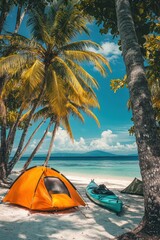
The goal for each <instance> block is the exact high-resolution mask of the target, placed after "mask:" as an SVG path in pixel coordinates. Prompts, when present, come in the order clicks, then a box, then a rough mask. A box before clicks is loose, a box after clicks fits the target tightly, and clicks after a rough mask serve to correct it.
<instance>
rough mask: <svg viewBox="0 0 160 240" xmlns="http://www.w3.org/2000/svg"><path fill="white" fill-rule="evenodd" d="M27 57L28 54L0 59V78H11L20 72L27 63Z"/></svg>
mask: <svg viewBox="0 0 160 240" xmlns="http://www.w3.org/2000/svg"><path fill="white" fill-rule="evenodd" d="M28 57H29V56H28V54H24V55H23V56H22V55H18V54H13V55H9V56H7V57H2V58H0V76H4V75H10V76H13V75H15V74H16V73H17V72H19V71H21V70H22V69H23V68H24V67H25V66H26V64H27V63H28V60H29V59H28Z"/></svg>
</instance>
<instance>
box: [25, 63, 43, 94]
mask: <svg viewBox="0 0 160 240" xmlns="http://www.w3.org/2000/svg"><path fill="white" fill-rule="evenodd" d="M21 77H22V82H23V87H24V89H25V93H26V94H27V95H28V96H29V95H30V94H31V93H32V92H33V91H34V90H37V89H39V88H40V86H41V84H42V81H43V79H44V65H43V63H42V62H40V61H39V60H36V61H35V62H34V64H33V65H32V66H31V67H30V68H28V69H27V70H25V71H24V72H23V73H22V76H21Z"/></svg>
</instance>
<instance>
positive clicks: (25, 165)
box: [22, 121, 52, 172]
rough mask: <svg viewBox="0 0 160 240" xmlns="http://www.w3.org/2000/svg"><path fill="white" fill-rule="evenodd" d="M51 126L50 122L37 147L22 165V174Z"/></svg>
mask: <svg viewBox="0 0 160 240" xmlns="http://www.w3.org/2000/svg"><path fill="white" fill-rule="evenodd" d="M51 125H52V121H50V123H49V125H48V127H47V129H46V131H45V133H44V134H43V137H42V138H41V140H40V141H39V143H38V145H37V146H36V148H35V149H34V150H33V152H32V154H31V155H30V157H29V158H28V160H27V161H26V163H25V164H24V166H23V169H22V172H24V171H26V169H27V168H28V166H29V164H30V163H31V161H32V159H33V158H34V156H35V154H36V153H37V151H38V149H39V148H40V147H41V145H42V143H43V142H44V139H45V137H46V136H47V133H48V131H49V129H50V126H51Z"/></svg>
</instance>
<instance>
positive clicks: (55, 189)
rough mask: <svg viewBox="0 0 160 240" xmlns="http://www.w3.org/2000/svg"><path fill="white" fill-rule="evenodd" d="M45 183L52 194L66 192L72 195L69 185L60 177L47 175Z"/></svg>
mask: <svg viewBox="0 0 160 240" xmlns="http://www.w3.org/2000/svg"><path fill="white" fill-rule="evenodd" d="M44 184H45V186H46V188H47V190H48V192H49V193H50V194H59V193H65V194H67V195H68V196H69V197H70V194H69V191H68V189H67V187H66V186H65V184H64V183H63V182H62V181H61V180H60V179H59V178H56V177H45V178H44Z"/></svg>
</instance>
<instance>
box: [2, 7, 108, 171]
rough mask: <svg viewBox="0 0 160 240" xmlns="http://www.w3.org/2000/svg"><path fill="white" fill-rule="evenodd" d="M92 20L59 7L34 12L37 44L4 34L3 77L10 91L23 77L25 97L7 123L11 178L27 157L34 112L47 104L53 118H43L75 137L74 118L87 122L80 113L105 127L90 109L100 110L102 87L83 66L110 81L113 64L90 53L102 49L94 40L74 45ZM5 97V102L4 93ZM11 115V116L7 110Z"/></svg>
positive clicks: (32, 26) (32, 25)
mask: <svg viewBox="0 0 160 240" xmlns="http://www.w3.org/2000/svg"><path fill="white" fill-rule="evenodd" d="M87 21H88V17H84V16H83V15H81V14H80V10H78V9H77V8H76V7H75V6H74V5H73V4H72V3H70V4H67V5H65V4H61V5H59V6H58V8H57V7H56V8H55V7H54V6H50V7H47V8H45V11H43V10H42V9H38V10H37V9H36V11H33V10H32V13H30V17H29V19H28V26H29V27H30V29H31V33H32V39H28V38H26V37H24V36H21V35H19V34H17V33H14V34H2V35H0V40H1V41H2V46H3V48H2V49H1V56H2V57H1V59H0V61H1V65H0V71H1V77H4V78H5V79H6V80H5V84H4V88H5V87H6V86H7V85H8V84H10V81H11V79H13V82H15V81H14V79H15V77H17V79H18V80H17V85H16V86H17V87H18V86H20V87H19V92H18V94H19V96H20V98H21V101H20V102H21V104H20V103H19V104H20V106H17V107H16V109H15V112H16V114H17V115H16V116H15V119H14V120H13V122H14V123H13V124H12V126H11V128H10V130H9V131H8V130H7V126H8V123H7V121H3V129H4V130H5V134H3V136H2V139H3V142H4V145H2V146H1V149H2V153H3V159H5V161H6V162H5V163H6V165H7V174H9V173H10V172H11V170H12V169H13V167H14V165H15V164H16V162H17V161H18V160H19V158H20V156H21V155H22V152H23V146H24V140H25V137H26V134H27V131H28V128H29V126H30V123H31V121H32V118H33V116H34V112H35V111H36V109H37V108H41V107H43V106H44V104H45V106H47V107H48V113H47V114H49V115H47V116H46V115H45V114H44V112H43V114H44V117H43V118H44V119H46V118H48V117H49V118H51V119H52V123H53V122H55V123H58V124H60V123H61V122H62V123H63V124H64V126H65V127H66V129H67V131H68V133H69V134H70V136H71V137H72V133H71V128H70V125H69V116H70V114H72V115H76V116H78V117H79V118H80V119H81V120H83V116H82V114H81V113H80V111H83V112H85V113H87V114H89V115H90V116H91V117H93V118H94V119H95V120H96V122H97V123H99V122H98V119H97V118H96V116H95V115H94V114H93V112H92V111H91V110H90V107H99V104H98V101H97V98H96V95H95V93H94V90H93V88H98V83H97V81H96V79H94V78H93V77H92V76H91V75H90V74H89V73H87V72H86V70H85V69H84V68H83V67H82V66H81V63H83V62H85V63H87V62H92V63H94V65H95V66H96V68H97V69H98V70H99V72H100V73H101V74H102V75H104V76H105V73H106V71H105V66H107V67H108V68H109V63H108V61H107V60H106V59H105V58H104V57H103V56H102V55H100V54H97V53H95V52H91V51H89V50H87V48H88V47H90V46H92V47H94V48H99V46H98V44H96V43H94V42H92V41H90V40H84V41H83V40H81V41H79V42H77V41H74V40H73V39H74V37H75V36H76V35H77V34H80V33H82V32H86V33H87V34H88V29H87V27H86V23H87ZM4 88H3V90H4ZM15 88H16V87H15ZM1 97H2V100H4V98H3V94H1ZM14 97H16V95H14ZM46 104H47V105H46ZM5 107H6V105H5ZM6 112H7V115H8V109H7V108H6ZM22 114H23V115H22ZM50 116H51V117H50ZM53 116H54V118H53ZM16 117H17V118H16ZM5 120H7V118H6V117H5ZM20 124H21V125H22V124H23V130H22V135H21V138H20V142H19V145H18V147H17V150H16V152H15V155H14V156H13V158H12V159H11V160H10V161H9V156H10V153H11V150H12V147H13V143H14V139H15V134H16V130H17V128H19V126H20ZM6 141H7V144H6ZM1 159H2V158H1ZM1 161H2V160H1ZM8 161H9V162H8Z"/></svg>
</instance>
